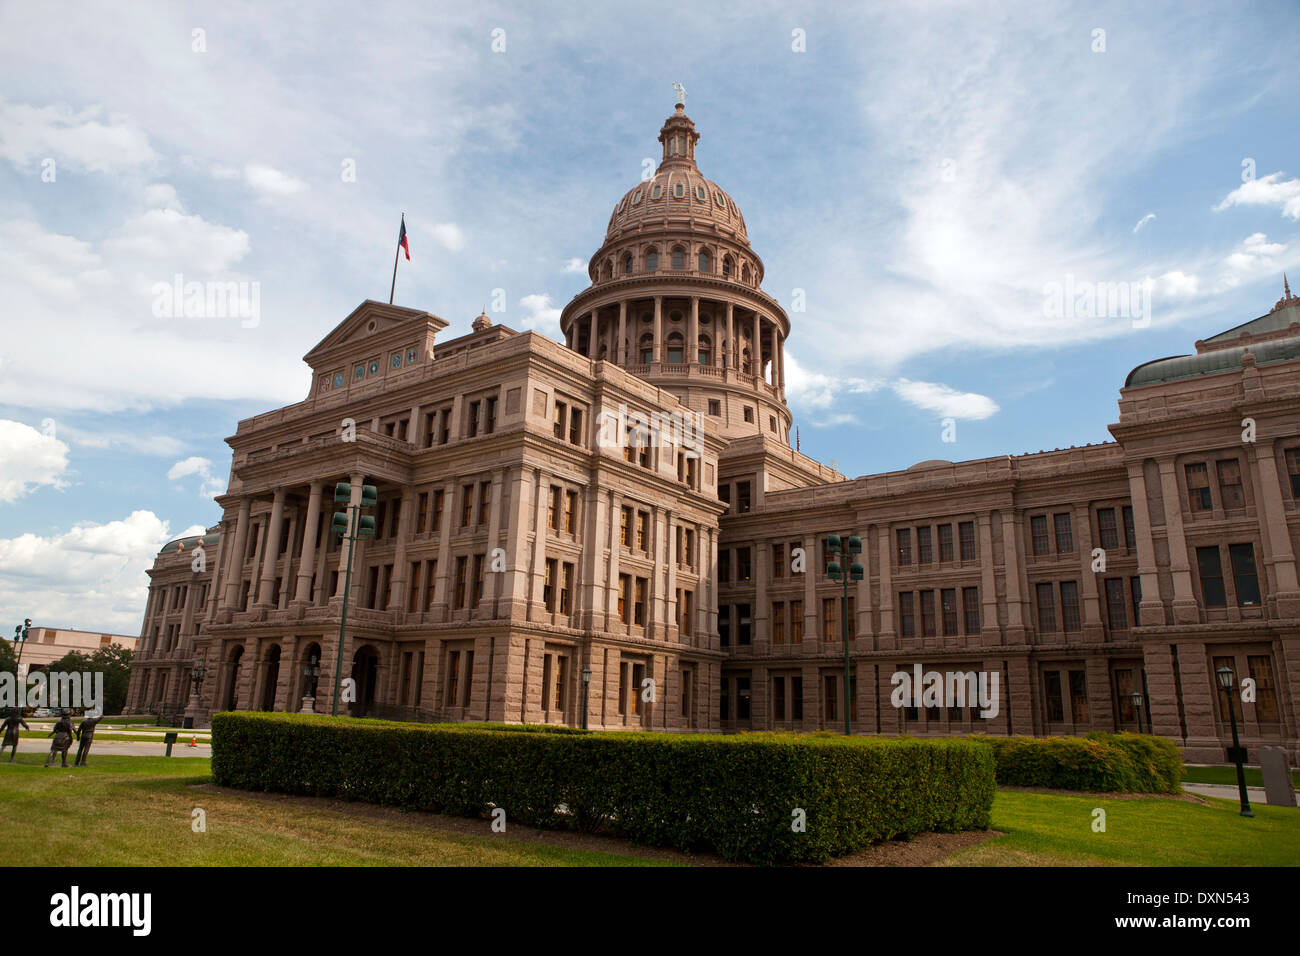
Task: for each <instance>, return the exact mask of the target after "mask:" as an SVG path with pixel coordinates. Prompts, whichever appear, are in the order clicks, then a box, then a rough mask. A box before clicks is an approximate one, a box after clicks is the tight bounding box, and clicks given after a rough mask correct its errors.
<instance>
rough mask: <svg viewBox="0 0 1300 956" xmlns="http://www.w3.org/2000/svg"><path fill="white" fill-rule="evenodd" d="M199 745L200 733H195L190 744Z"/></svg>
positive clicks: (192, 745)
mask: <svg viewBox="0 0 1300 956" xmlns="http://www.w3.org/2000/svg"><path fill="white" fill-rule="evenodd" d="M198 745H199V735H198V734H194V735H193V736H191V737H190V742H189V746H191V747H197V746H198Z"/></svg>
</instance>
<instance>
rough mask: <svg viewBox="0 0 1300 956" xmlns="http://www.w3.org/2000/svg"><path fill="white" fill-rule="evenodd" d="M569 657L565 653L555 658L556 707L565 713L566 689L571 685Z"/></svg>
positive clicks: (561, 712)
mask: <svg viewBox="0 0 1300 956" xmlns="http://www.w3.org/2000/svg"><path fill="white" fill-rule="evenodd" d="M568 670H569V659H568V658H567V657H565V656H564V655H563V654H561V655H560V656H558V657H557V658H556V659H555V709H556V710H557V711H559V712H560V714H563V713H564V697H565V694H564V692H565V690H566V689H567V688H568V685H569V674H568Z"/></svg>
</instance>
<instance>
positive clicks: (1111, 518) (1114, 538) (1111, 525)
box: [1097, 508, 1119, 551]
mask: <svg viewBox="0 0 1300 956" xmlns="http://www.w3.org/2000/svg"><path fill="white" fill-rule="evenodd" d="M1097 535H1098V537H1099V538H1100V539H1101V540H1100V543H1101V546H1102V547H1103V548H1105V549H1106V550H1107V551H1111V550H1115V549H1118V548H1119V526H1118V525H1117V524H1115V509H1114V508H1098V509H1097Z"/></svg>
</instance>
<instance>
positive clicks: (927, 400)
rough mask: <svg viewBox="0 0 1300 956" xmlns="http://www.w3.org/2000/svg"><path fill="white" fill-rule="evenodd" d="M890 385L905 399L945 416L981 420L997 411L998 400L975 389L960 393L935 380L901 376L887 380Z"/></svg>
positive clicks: (918, 406)
mask: <svg viewBox="0 0 1300 956" xmlns="http://www.w3.org/2000/svg"><path fill="white" fill-rule="evenodd" d="M890 388H892V389H893V390H894V393H895V394H896V395H898V397H899V398H901V399H903V401H905V402H909V403H910V404H912V405H915V406H916V407H917V408H923V409H925V410H926V411H931V412H937V413H938V414H939V415H942V416H943V417H944V418H962V419H968V420H972V421H980V420H981V419H985V418H989V417H991V416H993V415H995V414H997V412H998V411H999V408H998V404H997V402H995V401H993V399H991V398H989V397H988V396H987V395H980V394H978V393H976V392H959V391H957V389H955V388H950V387H948V386H947V385H942V384H939V383H937V382H913V381H911V380H910V379H906V378H900V379H898V380H896V381H894V382H891V383H890Z"/></svg>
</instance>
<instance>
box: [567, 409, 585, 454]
mask: <svg viewBox="0 0 1300 956" xmlns="http://www.w3.org/2000/svg"><path fill="white" fill-rule="evenodd" d="M569 444H571V445H581V444H582V409H580V408H575V409H573V411H571V412H570V413H569Z"/></svg>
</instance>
